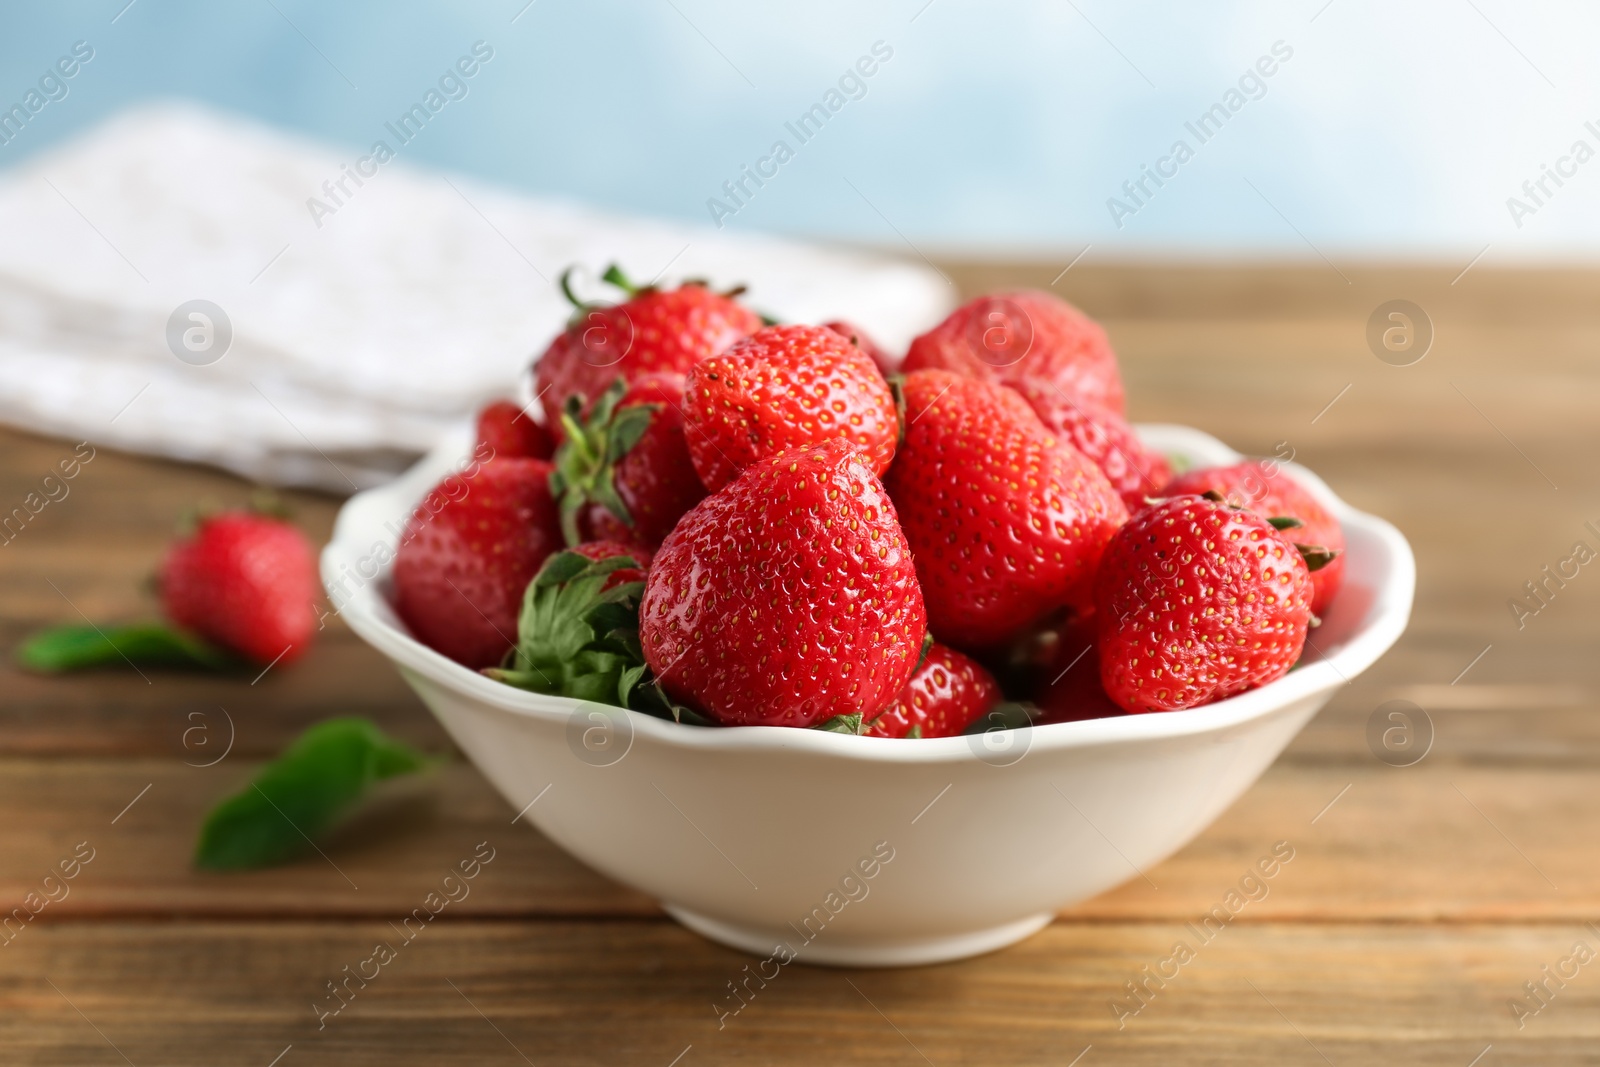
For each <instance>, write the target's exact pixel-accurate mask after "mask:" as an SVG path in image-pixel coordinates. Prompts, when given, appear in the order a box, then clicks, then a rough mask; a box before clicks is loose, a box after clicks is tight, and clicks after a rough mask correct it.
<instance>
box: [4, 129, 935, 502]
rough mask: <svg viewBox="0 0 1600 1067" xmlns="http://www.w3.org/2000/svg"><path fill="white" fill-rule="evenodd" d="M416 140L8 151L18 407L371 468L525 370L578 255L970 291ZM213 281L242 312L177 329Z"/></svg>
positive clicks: (367, 480) (869, 305)
mask: <svg viewBox="0 0 1600 1067" xmlns="http://www.w3.org/2000/svg"><path fill="white" fill-rule="evenodd" d="M375 136H376V137H381V138H383V139H384V140H386V141H388V142H389V144H390V147H392V148H393V147H398V145H397V142H396V141H395V139H394V138H393V137H392V136H391V135H388V134H387V132H386V131H381V130H380V131H375ZM399 151H400V154H401V158H399V159H396V160H395V161H393V162H387V163H384V164H383V165H381V166H379V165H378V164H377V163H376V162H367V163H364V164H361V165H360V170H361V171H364V172H375V173H371V174H367V175H365V176H363V177H362V183H361V184H360V185H357V184H356V183H355V181H354V179H350V178H348V177H347V175H348V174H349V172H350V171H351V170H355V169H357V165H358V161H359V159H360V157H362V156H364V155H366V153H360V152H353V153H346V154H345V155H346V158H341V157H340V155H339V154H338V153H336V152H333V151H330V150H329V149H328V148H326V147H324V146H320V145H314V144H310V143H307V142H305V141H301V140H297V139H294V138H291V137H287V136H285V135H283V134H281V133H277V132H273V131H270V130H267V129H263V128H261V127H258V126H256V125H254V124H252V123H251V122H249V121H247V120H243V119H239V118H236V117H233V116H225V115H220V114H217V113H215V112H209V111H206V110H202V109H200V108H198V107H196V106H193V105H188V104H165V105H157V106H148V107H142V108H138V109H135V110H131V111H127V112H124V113H123V114H121V115H120V116H118V117H116V118H114V119H112V120H111V121H109V122H107V123H106V124H104V125H103V126H101V127H99V128H98V129H96V130H94V131H92V132H90V133H89V134H87V135H86V136H84V137H82V138H80V139H79V140H77V141H75V142H72V143H70V144H68V145H66V146H64V147H61V148H58V149H56V150H53V151H51V152H48V153H45V154H42V155H40V156H38V157H36V158H35V159H33V160H31V161H29V162H28V163H27V164H25V165H23V166H21V167H18V168H15V169H13V170H11V171H8V172H6V173H4V174H3V175H0V235H4V236H3V238H0V420H3V421H6V422H10V423H13V424H15V425H18V426H22V427H25V428H28V429H32V430H38V431H41V432H45V433H51V434H59V435H62V436H67V437H73V438H77V439H88V440H91V441H94V442H96V443H104V444H107V445H111V446H114V447H120V448H124V449H128V450H131V451H138V452H149V453H155V454H158V455H166V456H173V457H177V458H180V459H186V460H194V461H200V462H207V463H213V464H216V465H218V466H222V467H225V468H228V469H230V470H233V471H237V472H239V473H241V474H244V475H246V476H248V477H251V478H255V479H258V480H260V481H263V482H267V483H272V484H284V485H307V486H319V487H322V488H326V489H329V490H332V491H335V492H345V493H348V492H350V491H352V490H353V489H354V488H357V487H361V488H365V487H366V486H368V485H372V484H376V483H378V482H381V481H384V480H386V479H388V478H390V477H392V476H393V475H394V474H395V473H397V472H398V471H399V470H401V469H403V468H404V467H405V466H406V465H407V464H408V463H409V462H410V461H411V460H412V459H413V458H414V457H416V456H417V455H419V454H420V453H422V452H423V451H425V450H426V449H427V448H428V447H429V445H430V444H431V443H432V442H433V440H434V439H435V438H436V437H437V435H438V434H440V433H441V432H442V431H443V430H444V429H445V428H446V427H447V426H449V425H450V424H451V423H452V422H454V421H455V420H457V419H459V418H460V417H461V416H462V415H464V414H465V413H468V412H470V411H471V410H473V409H474V408H475V407H476V406H477V405H478V404H480V403H482V402H483V401H485V400H487V399H489V398H491V397H494V396H501V395H514V394H515V393H516V392H517V390H518V388H519V386H520V383H521V382H522V380H523V378H524V373H523V372H524V371H525V369H526V367H527V365H528V363H529V362H530V360H531V358H532V357H533V356H535V355H537V354H538V353H539V352H540V351H542V350H543V348H544V346H545V345H546V344H547V343H548V342H549V340H550V338H551V337H552V336H553V335H554V334H555V333H556V332H557V331H558V330H560V329H561V328H562V326H563V324H564V323H565V321H566V319H567V316H568V315H569V313H570V311H571V308H570V305H568V304H567V302H566V301H565V300H564V299H563V298H562V296H561V295H560V293H559V292H558V290H557V289H556V286H555V284H554V283H555V280H556V279H557V278H558V277H559V275H560V273H561V272H562V271H563V270H564V269H566V267H567V266H569V265H572V264H577V265H579V266H580V268H586V270H580V274H579V275H578V277H580V278H583V277H587V279H588V281H589V283H590V284H589V288H588V292H589V293H592V294H593V295H594V296H597V297H598V296H602V295H604V294H605V293H606V291H607V290H606V288H605V287H603V286H600V285H598V284H596V283H595V280H594V276H595V275H596V274H597V273H598V272H599V271H600V270H601V269H603V268H604V266H605V265H606V264H608V263H611V262H618V263H620V264H621V265H622V266H623V268H624V269H625V270H626V271H627V272H628V273H629V274H630V275H631V276H632V277H633V278H634V279H635V280H636V281H640V282H645V281H649V280H651V279H652V278H654V277H655V276H657V275H661V278H662V281H663V282H664V283H672V282H674V281H675V280H676V279H681V278H686V277H690V278H692V277H701V278H708V279H711V280H712V281H713V282H714V283H715V284H718V285H733V284H737V283H741V282H742V283H746V284H748V285H749V287H750V291H749V295H748V297H747V299H748V300H749V301H750V303H751V304H752V306H754V307H757V308H759V309H761V310H763V311H766V312H769V313H771V314H773V315H775V316H777V317H779V318H781V319H784V320H785V321H798V322H822V321H825V320H827V319H831V318H847V319H851V320H853V321H855V322H857V323H858V324H859V325H861V326H862V327H863V328H864V329H866V330H867V331H868V332H870V333H872V334H874V335H875V336H877V337H879V338H880V339H881V340H882V341H883V342H884V343H885V344H886V345H887V346H889V347H891V348H902V347H903V346H904V345H905V344H906V343H907V342H908V341H909V340H910V338H911V337H912V336H914V335H915V334H916V333H917V332H919V331H921V330H923V329H926V328H927V327H928V326H929V325H931V324H932V323H934V322H935V321H937V320H938V319H939V317H940V316H941V315H942V314H943V313H944V312H945V310H946V309H947V308H948V306H949V304H950V302H951V299H952V298H953V296H954V293H953V291H952V290H951V288H950V286H949V285H948V283H947V282H946V281H945V280H944V279H943V278H941V277H940V276H939V275H938V274H937V273H935V272H934V271H932V270H930V269H927V268H925V267H922V266H913V265H909V264H905V263H901V262H896V261H892V260H887V259H881V258H875V257H871V256H868V255H864V254H857V253H847V252H842V251H832V250H823V249H819V248H815V247H811V246H807V245H805V244H801V243H798V242H794V241H788V240H780V239H775V238H765V237H755V236H749V235H739V234H731V233H727V232H721V231H717V230H713V229H711V228H709V227H705V228H697V227H693V226H687V225H682V224H676V223H664V222H659V221H650V220H645V219H638V218H628V217H625V216H621V215H616V214H611V213H607V212H601V211H597V210H594V209H591V208H586V207H581V206H578V205H575V204H571V203H566V202H562V201H557V200H552V199H542V198H541V199H534V198H529V197H524V196H519V195H513V194H509V193H506V192H504V191H500V190H496V189H494V188H491V187H488V186H485V185H483V184H481V183H478V182H473V181H470V180H468V179H465V178H459V177H454V178H453V177H446V176H444V175H440V174H434V173H428V172H424V171H421V170H418V169H413V168H410V167H408V165H407V163H406V161H405V160H404V158H403V154H404V150H403V148H400V149H399ZM341 178H343V179H345V180H344V182H343V189H342V191H341V190H340V186H339V184H338V183H339V182H340V179H341ZM324 183H329V187H330V188H331V189H332V190H333V193H332V194H330V193H329V191H328V190H327V189H325V188H324ZM312 198H315V199H316V200H318V201H320V202H321V204H322V205H324V207H323V208H318V209H317V210H316V211H315V212H313V210H312V209H311V207H310V206H309V205H308V201H310V200H311V199H312ZM329 208H331V211H329V210H326V209H329ZM193 300H206V301H210V302H212V303H213V304H215V305H216V306H218V307H220V308H221V309H222V311H223V313H224V314H225V316H226V320H227V325H229V326H231V332H232V340H231V345H230V346H229V347H228V349H227V351H226V354H224V355H223V356H222V357H221V358H220V359H217V360H216V361H215V362H211V363H206V364H203V365H195V364H194V363H191V362H186V361H185V360H183V359H180V358H178V357H177V356H175V355H174V354H173V350H172V347H171V345H170V344H169V339H168V334H169V319H170V318H172V316H173V314H174V311H175V310H176V309H177V308H179V306H180V305H183V304H186V303H188V302H189V301H193ZM180 319H181V321H180V323H179V332H180V333H181V330H182V329H183V328H187V327H190V326H191V325H193V324H199V325H200V326H201V327H203V326H204V321H203V320H200V319H189V318H187V317H186V316H180ZM211 325H212V327H213V328H214V329H217V330H219V331H220V330H221V329H222V328H223V324H222V323H218V322H213V323H211ZM220 336H221V334H220V332H218V333H215V334H213V340H212V343H213V344H216V341H217V339H218V338H220ZM196 337H197V342H196V343H201V342H203V340H204V338H203V336H201V335H196ZM213 351H215V349H213ZM194 358H195V359H196V360H197V361H198V360H201V359H203V358H205V355H204V353H202V354H201V355H200V356H198V357H194Z"/></svg>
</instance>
